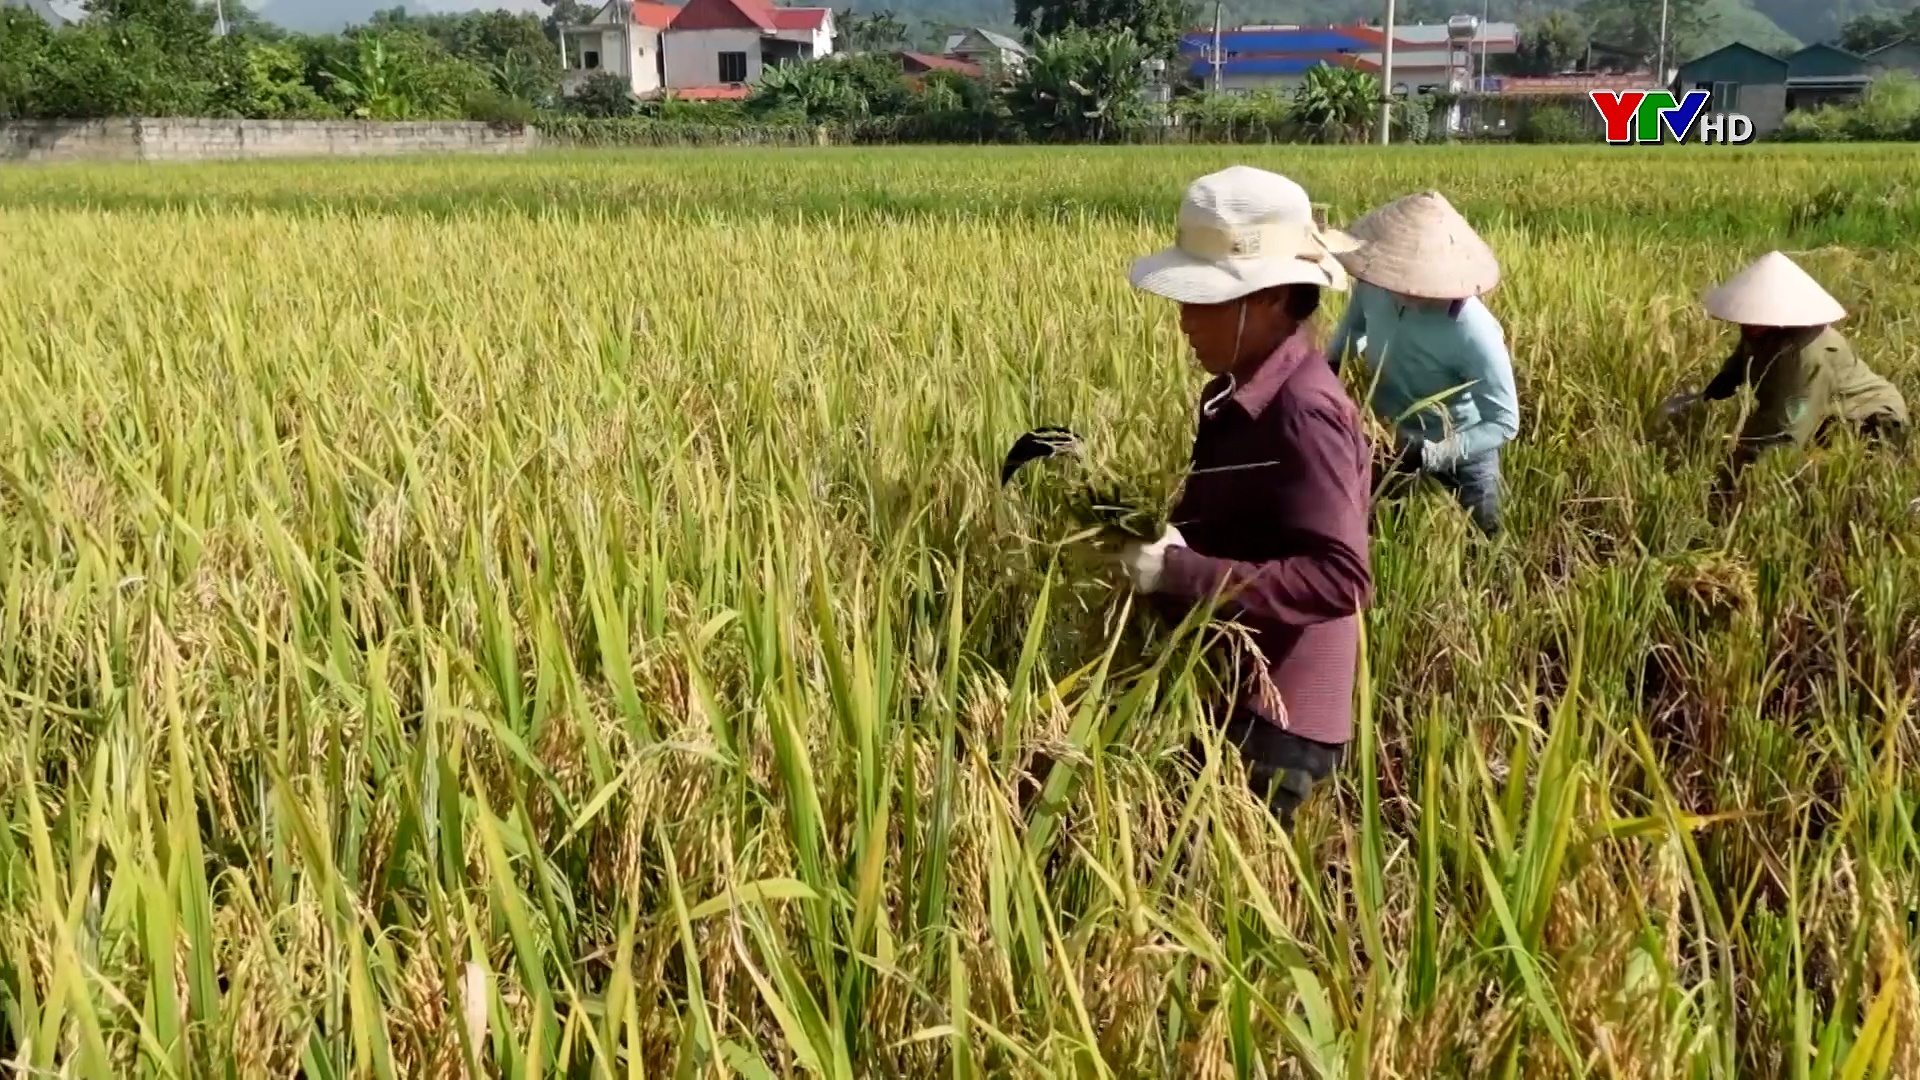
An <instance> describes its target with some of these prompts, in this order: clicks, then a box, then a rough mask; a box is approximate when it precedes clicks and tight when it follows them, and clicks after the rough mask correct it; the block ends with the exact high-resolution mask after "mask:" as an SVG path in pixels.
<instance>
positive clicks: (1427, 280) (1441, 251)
mask: <svg viewBox="0 0 1920 1080" xmlns="http://www.w3.org/2000/svg"><path fill="white" fill-rule="evenodd" d="M1348 232H1349V233H1350V234H1351V235H1352V236H1353V238H1354V239H1356V240H1359V241H1360V242H1361V247H1360V249H1359V250H1358V251H1354V252H1350V253H1348V254H1344V255H1342V256H1340V261H1341V262H1342V263H1345V264H1346V267H1347V272H1348V273H1351V274H1352V275H1353V276H1354V277H1357V278H1359V279H1360V280H1362V281H1365V282H1367V283H1368V284H1371V285H1375V286H1378V287H1379V288H1382V289H1385V290H1387V291H1388V292H1396V293H1399V294H1401V295H1402V296H1415V297H1419V298H1421V299H1424V300H1465V299H1467V298H1468V297H1471V296H1480V295H1482V294H1484V293H1489V292H1492V291H1493V287H1494V286H1495V285H1498V284H1499V283H1500V260H1499V259H1497V258H1495V257H1494V254H1493V249H1492V248H1490V247H1488V246H1487V243H1486V241H1484V240H1482V239H1480V235H1479V234H1478V233H1476V232H1474V231H1473V226H1471V225H1469V224H1467V219H1466V218H1463V217H1461V216H1460V212H1459V211H1458V210H1455V209H1454V208H1453V204H1451V203H1449V202H1447V199H1446V196H1444V195H1441V194H1440V193H1439V192H1437V191H1422V192H1420V193H1419V194H1417V195H1409V196H1407V197H1406V198H1404V199H1398V200H1396V201H1394V202H1390V203H1388V204H1387V205H1385V206H1382V207H1381V208H1379V209H1378V210H1375V211H1374V212H1373V213H1371V214H1368V215H1367V216H1366V217H1363V218H1361V219H1360V220H1359V221H1357V222H1355V223H1354V226H1353V228H1352V229H1349V230H1348Z"/></svg>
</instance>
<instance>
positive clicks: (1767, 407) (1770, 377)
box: [1663, 251, 1907, 496]
mask: <svg viewBox="0 0 1920 1080" xmlns="http://www.w3.org/2000/svg"><path fill="white" fill-rule="evenodd" d="M1702 303H1703V306H1705V308H1706V309H1707V314H1709V315H1711V316H1713V317H1714V318H1716V319H1721V320H1724V321H1726V322H1730V323H1736V324H1738V325H1739V327H1740V341H1739V343H1738V344H1736V345H1735V346H1734V349H1733V355H1731V356H1729V357H1727V361H1726V363H1725V364H1723V365H1721V367H1720V373H1719V374H1718V375H1715V376H1714V377H1713V381H1712V382H1709V383H1708V384H1707V385H1706V388H1705V389H1704V390H1701V391H1699V392H1698V393H1683V394H1678V395H1676V396H1674V397H1671V398H1669V399H1667V401H1666V403H1665V405H1664V406H1663V407H1664V409H1665V411H1666V413H1667V414H1668V415H1669V416H1673V415H1678V414H1679V413H1682V412H1684V411H1686V410H1688V409H1690V408H1692V407H1694V406H1695V405H1698V404H1699V403H1700V402H1702V401H1725V400H1726V399H1727V398H1730V397H1732V396H1733V394H1734V391H1736V390H1738V389H1740V387H1741V386H1742V385H1743V384H1745V385H1751V386H1752V387H1753V389H1754V410H1753V412H1752V413H1751V414H1749V415H1748V416H1747V421H1746V424H1745V425H1744V426H1743V427H1742V428H1741V429H1740V435H1739V438H1738V439H1737V440H1736V442H1735V445H1734V451H1733V457H1732V460H1731V461H1729V462H1728V463H1727V465H1726V466H1725V467H1724V468H1723V469H1722V470H1721V472H1720V477H1719V481H1718V483H1717V484H1716V485H1715V489H1716V494H1718V495H1721V496H1725V495H1727V494H1730V493H1731V491H1732V489H1733V485H1734V482H1735V480H1736V479H1737V478H1738V476H1739V474H1740V472H1741V470H1743V469H1745V468H1746V467H1747V466H1748V465H1750V464H1752V463H1753V461H1754V459H1755V458H1757V457H1759V456H1760V453H1761V452H1762V451H1764V450H1766V449H1767V448H1768V447H1772V446H1781V445H1785V444H1788V443H1792V444H1793V445H1795V446H1798V447H1800V448H1802V449H1805V448H1806V447H1807V446H1808V445H1810V444H1812V443H1815V442H1817V441H1819V439H1820V438H1821V437H1822V436H1823V435H1824V434H1825V433H1826V432H1827V431H1829V430H1831V428H1832V426H1833V425H1834V424H1835V423H1844V424H1852V425H1855V426H1857V427H1858V428H1859V430H1860V431H1861V433H1862V434H1864V435H1866V436H1868V437H1870V438H1871V437H1875V436H1892V435H1895V434H1897V433H1898V432H1899V431H1900V430H1902V429H1903V428H1905V427H1906V424H1907V403H1906V401H1905V400H1904V399H1903V398H1902V397H1901V396H1900V391H1899V390H1897V389H1895V388H1894V386H1893V384H1892V383H1890V382H1888V381H1887V380H1886V379H1883V378H1881V377H1880V376H1879V375H1876V374H1874V373H1873V371H1872V370H1870V369H1869V368H1868V367H1867V365H1865V364H1863V363H1861V362H1860V360H1859V358H1858V357H1856V356H1854V354H1853V347H1852V346H1851V345H1849V344H1847V339H1846V337H1845V336H1843V335H1842V334H1841V333H1840V331H1838V330H1835V329H1834V328H1833V324H1834V323H1836V322H1839V321H1840V320H1841V319H1843V318H1845V317H1846V314H1847V311H1846V309H1845V308H1843V307H1841V306H1840V302H1839V301H1837V300H1835V299H1834V298H1833V297H1832V296H1830V295H1828V293H1827V291H1826V290H1825V289H1823V288H1821V287H1820V283H1819V282H1817V281H1815V280H1813V278H1812V277H1809V276H1808V275H1807V272H1806V271H1805V270H1802V269H1800V267H1799V266H1797V265H1796V264H1795V263H1794V261H1793V260H1792V259H1789V258H1787V257H1786V256H1785V255H1782V254H1781V253H1780V252H1778V251H1775V252H1772V253H1770V254H1768V255H1765V256H1763V257H1762V258H1761V259H1760V260H1759V261H1758V262H1756V263H1754V264H1753V265H1752V266H1749V267H1747V268H1746V269H1745V270H1743V271H1741V272H1740V273H1739V275H1738V276H1736V277H1735V278H1734V279H1733V280H1732V281H1729V282H1727V283H1726V284H1724V285H1722V286H1720V287H1719V288H1717V289H1714V290H1713V291H1711V292H1709V293H1707V295H1706V296H1705V297H1704V298H1703V301H1702Z"/></svg>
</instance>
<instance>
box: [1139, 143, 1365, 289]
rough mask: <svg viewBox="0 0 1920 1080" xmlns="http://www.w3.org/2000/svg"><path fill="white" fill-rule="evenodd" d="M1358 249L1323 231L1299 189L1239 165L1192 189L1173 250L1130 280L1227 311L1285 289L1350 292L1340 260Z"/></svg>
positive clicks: (1145, 261)
mask: <svg viewBox="0 0 1920 1080" xmlns="http://www.w3.org/2000/svg"><path fill="white" fill-rule="evenodd" d="M1358 246H1359V245H1358V244H1356V243H1355V242H1354V240H1353V238H1352V237H1350V236H1348V235H1346V234H1345V233H1342V232H1339V231H1337V230H1333V229H1327V228H1325V227H1324V226H1323V225H1321V223H1320V221H1319V219H1318V217H1317V216H1316V215H1315V213H1314V209H1313V203H1312V202H1311V201H1310V200H1309V199H1308V198H1307V193H1306V190H1305V189H1303V188H1302V187H1301V186H1300V185H1299V184H1296V183H1294V182H1293V181H1291V180H1289V179H1287V178H1286V177H1284V176H1281V175H1279V174H1278V173H1270V172H1268V171H1266V170H1265V169H1255V168H1250V167H1248V166H1246V165H1235V166H1233V167H1231V168H1228V169H1222V170H1221V171H1219V172H1217V173H1213V174H1211V175H1208V176H1203V177H1201V178H1200V179H1198V180H1195V181H1194V182H1193V184H1192V186H1190V187H1188V188H1187V195H1186V198H1185V199H1183V200H1181V203H1180V217H1179V232H1178V235H1177V237H1176V239H1175V241H1174V246H1172V247H1170V248H1167V249H1166V250H1164V251H1159V252H1155V253H1154V254H1152V255H1148V256H1146V257H1145V258H1141V259H1136V260H1134V263H1133V270H1132V271H1131V272H1130V273H1129V274H1128V275H1127V280H1129V281H1131V282H1132V283H1133V286H1134V288H1137V289H1142V290H1145V291H1146V292H1150V293H1153V294H1154V295H1155V296H1163V297H1166V298H1167V299H1169V300H1177V301H1179V302H1180V303H1183V304H1224V303H1227V302H1229V301H1233V300H1238V299H1240V298H1241V297H1243V296H1250V295H1252V294H1253V293H1257V292H1259V291H1260V290H1262V289H1271V288H1274V287H1276V286H1279V285H1318V286H1321V287H1323V288H1332V289H1344V288H1346V287H1347V275H1346V272H1345V271H1344V270H1342V269H1341V267H1340V262H1339V260H1338V259H1337V258H1335V256H1336V255H1339V254H1340V253H1342V252H1346V251H1351V250H1353V249H1354V248H1356V247H1358Z"/></svg>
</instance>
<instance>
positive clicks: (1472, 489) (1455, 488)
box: [1373, 450, 1501, 537]
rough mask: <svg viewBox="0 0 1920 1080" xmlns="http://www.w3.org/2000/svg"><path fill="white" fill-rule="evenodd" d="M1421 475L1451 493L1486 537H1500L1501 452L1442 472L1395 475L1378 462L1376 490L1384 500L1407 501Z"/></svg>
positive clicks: (1374, 484) (1481, 455)
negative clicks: (1429, 478)
mask: <svg viewBox="0 0 1920 1080" xmlns="http://www.w3.org/2000/svg"><path fill="white" fill-rule="evenodd" d="M1421 476H1429V477H1432V478H1433V480H1434V482H1435V483H1438V484H1439V485H1440V486H1441V487H1443V488H1445V489H1446V490H1447V491H1448V492H1450V493H1451V494H1452V495H1453V497H1454V500H1455V501H1456V502H1458V503H1459V504H1460V508H1461V509H1463V510H1465V511H1466V512H1467V516H1468V517H1471V518H1472V519H1473V524H1474V526H1475V527H1476V528H1478V529H1479V530H1480V531H1481V532H1482V533H1483V534H1485V535H1487V536H1490V537H1491V536H1498V535H1500V528H1501V522H1500V451H1498V450H1489V451H1487V452H1486V453H1484V454H1479V455H1476V456H1474V457H1470V458H1468V459H1467V460H1465V461H1462V462H1461V463H1459V464H1458V465H1455V466H1454V467H1453V468H1451V469H1446V470H1444V471H1441V472H1429V473H1420V474H1412V473H1392V472H1390V471H1389V470H1388V467H1387V466H1385V465H1383V464H1379V463H1375V465H1374V467H1373V489H1374V490H1375V491H1377V492H1379V493H1380V498H1381V499H1383V500H1397V499H1403V498H1405V497H1406V496H1407V495H1408V494H1409V493H1410V492H1411V491H1412V490H1413V485H1414V483H1415V481H1417V480H1418V479H1419V478H1420V477H1421Z"/></svg>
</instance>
